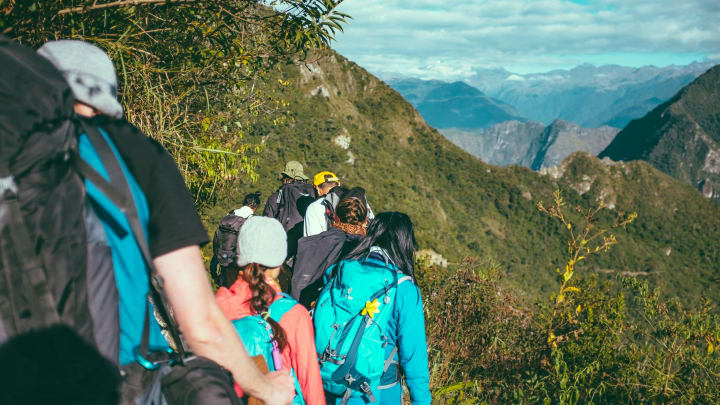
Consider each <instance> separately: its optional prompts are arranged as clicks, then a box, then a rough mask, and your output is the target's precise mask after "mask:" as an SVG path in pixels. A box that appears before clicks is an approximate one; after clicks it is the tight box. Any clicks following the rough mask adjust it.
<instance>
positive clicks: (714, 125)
mask: <svg viewBox="0 0 720 405" xmlns="http://www.w3.org/2000/svg"><path fill="white" fill-rule="evenodd" d="M600 156H601V157H609V158H610V159H613V160H616V161H628V160H638V159H641V160H645V161H647V162H649V163H650V164H652V165H653V166H655V167H657V168H658V169H659V170H661V171H663V172H665V173H667V174H669V175H671V176H673V177H675V178H677V179H679V180H682V181H683V182H685V183H687V184H690V185H691V186H693V187H696V188H697V189H699V190H700V191H701V192H702V193H703V194H704V195H705V196H706V197H708V198H710V199H712V200H714V201H716V202H719V203H720V65H719V66H715V67H714V68H712V69H710V70H709V71H708V72H707V73H705V74H703V75H701V76H700V77H698V78H697V79H696V80H695V81H693V82H692V83H691V84H689V85H688V86H686V87H684V88H683V89H682V90H680V91H679V92H678V93H677V94H676V95H674V96H673V97H672V98H671V99H670V100H668V101H667V102H665V103H663V104H661V105H659V106H658V107H657V108H655V109H654V110H652V111H651V112H650V113H649V114H647V115H646V116H645V117H642V118H641V119H638V120H634V121H632V122H631V123H630V124H629V125H628V126H627V127H626V128H625V129H623V130H622V131H621V132H620V133H619V134H618V135H617V137H616V138H615V139H614V140H613V141H612V143H610V145H609V146H608V147H607V149H605V150H604V151H603V152H602V153H601V154H600Z"/></svg>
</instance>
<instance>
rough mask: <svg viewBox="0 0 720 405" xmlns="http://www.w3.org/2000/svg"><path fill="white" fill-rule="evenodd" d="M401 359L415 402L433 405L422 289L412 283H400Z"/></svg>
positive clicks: (411, 400) (412, 400) (412, 398)
mask: <svg viewBox="0 0 720 405" xmlns="http://www.w3.org/2000/svg"><path fill="white" fill-rule="evenodd" d="M397 293H398V301H397V304H398V307H397V312H396V314H397V316H398V334H397V345H398V359H399V362H400V366H401V367H402V370H403V372H404V373H405V384H406V385H407V387H408V391H410V402H411V403H412V405H430V403H431V401H432V396H431V394H430V375H429V370H428V355H427V342H426V338H425V317H424V313H423V306H422V299H421V297H420V290H419V289H418V288H417V286H416V285H414V284H413V283H412V282H409V281H408V282H405V283H402V284H400V285H399V286H398V290H397Z"/></svg>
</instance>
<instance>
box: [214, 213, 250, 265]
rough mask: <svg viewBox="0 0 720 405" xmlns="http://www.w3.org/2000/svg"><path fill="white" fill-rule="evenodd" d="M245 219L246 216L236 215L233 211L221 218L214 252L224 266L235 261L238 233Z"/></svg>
mask: <svg viewBox="0 0 720 405" xmlns="http://www.w3.org/2000/svg"><path fill="white" fill-rule="evenodd" d="M245 220H246V218H243V217H241V216H237V215H235V214H234V213H233V211H230V213H229V214H227V215H225V216H224V217H223V219H222V220H220V225H219V226H218V229H217V230H216V231H215V236H214V237H213V254H214V255H215V259H216V260H217V261H218V264H220V265H221V266H223V267H227V266H229V265H231V264H233V263H234V262H235V258H236V256H237V239H238V234H239V233H240V228H241V227H242V226H243V224H244V223H245Z"/></svg>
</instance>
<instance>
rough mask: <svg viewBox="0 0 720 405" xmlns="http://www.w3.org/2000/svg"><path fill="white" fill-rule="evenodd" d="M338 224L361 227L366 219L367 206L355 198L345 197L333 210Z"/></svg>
mask: <svg viewBox="0 0 720 405" xmlns="http://www.w3.org/2000/svg"><path fill="white" fill-rule="evenodd" d="M335 215H337V217H338V219H339V220H340V222H344V223H346V224H352V225H362V224H364V223H365V218H366V217H367V206H366V205H365V203H364V202H362V200H361V199H359V198H357V197H346V198H343V199H342V200H340V202H339V203H338V205H337V208H335Z"/></svg>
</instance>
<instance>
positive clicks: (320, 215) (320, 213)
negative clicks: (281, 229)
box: [303, 202, 327, 236]
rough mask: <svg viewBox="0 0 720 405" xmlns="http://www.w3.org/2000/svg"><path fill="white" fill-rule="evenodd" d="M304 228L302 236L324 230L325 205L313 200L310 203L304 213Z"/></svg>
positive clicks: (325, 222)
mask: <svg viewBox="0 0 720 405" xmlns="http://www.w3.org/2000/svg"><path fill="white" fill-rule="evenodd" d="M304 226H305V229H304V235H303V236H312V235H317V234H319V233H322V232H325V231H326V230H327V229H326V228H327V219H325V206H324V205H322V204H321V203H317V202H314V203H312V204H310V206H309V207H308V209H307V212H306V213H305V225H304Z"/></svg>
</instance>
